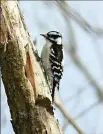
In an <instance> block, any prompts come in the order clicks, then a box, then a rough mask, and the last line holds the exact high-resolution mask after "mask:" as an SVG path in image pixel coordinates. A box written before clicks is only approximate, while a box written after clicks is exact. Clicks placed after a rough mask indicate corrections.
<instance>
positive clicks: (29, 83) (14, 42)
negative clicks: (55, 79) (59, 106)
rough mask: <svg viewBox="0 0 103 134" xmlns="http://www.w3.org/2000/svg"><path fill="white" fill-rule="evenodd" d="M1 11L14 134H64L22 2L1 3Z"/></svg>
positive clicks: (1, 48)
mask: <svg viewBox="0 0 103 134" xmlns="http://www.w3.org/2000/svg"><path fill="white" fill-rule="evenodd" d="M0 12H1V29H0V35H1V38H0V66H1V72H2V79H3V83H4V87H5V91H6V95H7V100H8V105H9V108H10V113H11V118H12V120H11V123H12V126H13V129H14V132H15V134H61V133H62V132H61V130H60V127H59V124H58V121H57V119H56V118H55V117H54V112H53V106H52V104H51V95H50V93H49V88H48V86H47V84H46V82H45V78H44V76H43V73H42V70H41V68H40V65H39V64H38V62H37V61H36V58H35V56H34V54H33V51H32V47H33V42H32V40H31V38H30V35H29V33H28V31H27V28H26V25H25V23H24V19H23V16H22V14H21V12H20V8H19V6H18V2H17V1H16V0H15V1H7V0H5V1H1V7H0ZM34 49H35V46H34Z"/></svg>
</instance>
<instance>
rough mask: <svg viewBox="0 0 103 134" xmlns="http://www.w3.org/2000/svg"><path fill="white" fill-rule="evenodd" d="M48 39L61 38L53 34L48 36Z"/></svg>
mask: <svg viewBox="0 0 103 134" xmlns="http://www.w3.org/2000/svg"><path fill="white" fill-rule="evenodd" d="M48 37H49V38H54V39H56V38H58V37H61V36H60V35H54V34H48Z"/></svg>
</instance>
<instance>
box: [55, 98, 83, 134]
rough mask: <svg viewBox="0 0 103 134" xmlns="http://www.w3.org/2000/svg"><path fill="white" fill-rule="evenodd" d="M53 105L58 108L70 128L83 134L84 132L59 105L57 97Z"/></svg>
mask: <svg viewBox="0 0 103 134" xmlns="http://www.w3.org/2000/svg"><path fill="white" fill-rule="evenodd" d="M55 104H56V106H57V107H58V108H59V110H60V111H61V112H62V114H63V115H64V117H65V118H66V119H67V120H68V122H69V123H71V124H72V126H73V127H74V128H75V129H76V130H77V132H78V133H79V134H85V132H84V131H83V130H82V129H81V128H80V127H79V126H78V124H77V123H76V121H75V120H74V119H73V118H72V117H71V115H70V114H69V112H68V111H66V109H65V107H64V106H63V104H62V103H61V101H60V99H59V97H58V98H57V97H55Z"/></svg>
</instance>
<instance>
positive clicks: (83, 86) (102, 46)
mask: <svg viewBox="0 0 103 134" xmlns="http://www.w3.org/2000/svg"><path fill="white" fill-rule="evenodd" d="M19 4H20V8H21V10H22V13H23V15H24V18H25V23H26V25H27V27H28V30H29V32H30V33H31V37H32V39H33V40H36V47H37V50H38V52H39V54H40V53H41V50H42V47H43V45H44V44H45V40H44V39H43V38H42V37H41V36H40V34H41V33H46V32H48V31H54V30H56V31H59V32H60V33H61V34H62V35H63V44H64V49H65V57H64V75H63V79H62V80H61V83H60V92H59V97H58V98H57V99H56V103H55V107H57V108H56V110H55V113H56V118H58V120H59V122H60V125H61V128H62V130H63V132H64V134H78V132H77V130H76V128H74V127H73V124H72V123H69V122H68V118H69V117H65V112H67V113H68V114H69V116H70V117H72V118H73V119H74V120H76V122H77V124H78V126H79V127H80V128H81V129H82V130H83V131H84V132H85V133H86V134H103V1H19ZM1 88H2V89H1V133H2V134H13V133H14V132H13V129H12V126H11V123H10V119H11V118H10V113H9V107H8V104H7V98H6V95H5V90H4V87H3V83H2V82H1Z"/></svg>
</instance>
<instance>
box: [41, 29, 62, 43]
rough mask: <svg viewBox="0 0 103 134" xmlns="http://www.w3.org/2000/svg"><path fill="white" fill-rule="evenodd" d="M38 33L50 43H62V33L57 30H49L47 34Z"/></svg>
mask: <svg viewBox="0 0 103 134" xmlns="http://www.w3.org/2000/svg"><path fill="white" fill-rule="evenodd" d="M40 35H41V36H43V37H44V38H45V39H46V40H48V41H49V42H51V43H55V44H58V45H61V44H62V35H61V34H60V33H59V32H57V31H50V32H48V33H47V34H40Z"/></svg>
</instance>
